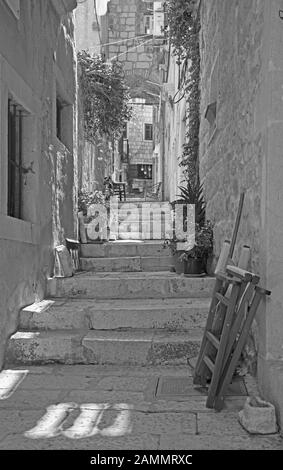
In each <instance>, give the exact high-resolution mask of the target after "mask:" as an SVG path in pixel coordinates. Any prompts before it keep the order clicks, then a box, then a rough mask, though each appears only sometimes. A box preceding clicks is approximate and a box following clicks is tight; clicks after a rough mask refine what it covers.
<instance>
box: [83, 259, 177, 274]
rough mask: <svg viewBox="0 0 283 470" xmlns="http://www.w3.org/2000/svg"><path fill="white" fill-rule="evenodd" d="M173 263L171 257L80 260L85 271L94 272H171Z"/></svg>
mask: <svg viewBox="0 0 283 470" xmlns="http://www.w3.org/2000/svg"><path fill="white" fill-rule="evenodd" d="M172 263H173V261H172V257H171V256H167V257H165V256H162V257H158V256H156V257H153V256H150V257H138V256H136V257H123V258H81V259H80V266H81V269H82V270H83V271H94V272H109V271H112V272H121V271H125V272H133V271H134V272H139V271H169V270H170V267H171V266H172Z"/></svg>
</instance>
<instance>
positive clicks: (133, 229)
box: [118, 201, 172, 240]
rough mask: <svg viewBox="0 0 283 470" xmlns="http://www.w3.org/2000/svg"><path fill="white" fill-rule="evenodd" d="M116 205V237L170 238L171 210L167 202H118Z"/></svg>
mask: <svg viewBox="0 0 283 470" xmlns="http://www.w3.org/2000/svg"><path fill="white" fill-rule="evenodd" d="M118 207H119V214H118V227H119V228H118V239H120V240H153V239H166V238H171V236H170V228H171V223H170V218H171V214H172V212H171V206H170V204H169V202H164V201H163V202H149V201H148V202H137V201H136V202H134V203H133V202H128V203H125V202H122V203H121V202H120V203H119V204H118ZM153 221H154V223H153Z"/></svg>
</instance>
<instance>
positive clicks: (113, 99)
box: [78, 51, 131, 142]
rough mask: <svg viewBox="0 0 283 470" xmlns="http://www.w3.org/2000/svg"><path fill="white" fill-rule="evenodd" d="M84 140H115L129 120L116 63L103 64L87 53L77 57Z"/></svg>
mask: <svg viewBox="0 0 283 470" xmlns="http://www.w3.org/2000/svg"><path fill="white" fill-rule="evenodd" d="M78 63H79V69H80V76H79V80H80V87H81V90H82V96H83V108H84V128H85V136H86V139H87V140H89V141H90V142H95V141H96V138H97V135H106V136H108V137H110V138H112V137H119V136H120V134H121V133H122V131H123V127H124V123H125V122H126V121H128V120H129V119H130V117H131V106H130V103H129V100H130V94H129V88H128V87H127V85H126V84H125V79H124V72H123V68H122V65H121V64H120V63H119V62H115V61H112V62H104V61H103V59H102V58H101V56H99V55H93V56H92V55H91V54H89V53H88V52H87V51H81V52H79V53H78Z"/></svg>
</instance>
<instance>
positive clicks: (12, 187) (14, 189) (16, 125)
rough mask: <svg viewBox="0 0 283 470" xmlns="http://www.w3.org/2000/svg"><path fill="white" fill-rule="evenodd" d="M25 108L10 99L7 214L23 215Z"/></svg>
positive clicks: (11, 215)
mask: <svg viewBox="0 0 283 470" xmlns="http://www.w3.org/2000/svg"><path fill="white" fill-rule="evenodd" d="M24 115H25V112H24V109H23V108H22V107H21V106H20V105H19V104H17V103H16V102H15V101H14V100H13V99H12V98H9V99H8V195H7V196H8V198H7V202H8V207H7V215H9V216H10V217H15V218H17V219H21V217H22V185H23V174H22V173H23V166H22V153H23V119H24Z"/></svg>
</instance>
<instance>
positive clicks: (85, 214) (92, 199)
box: [78, 189, 108, 243]
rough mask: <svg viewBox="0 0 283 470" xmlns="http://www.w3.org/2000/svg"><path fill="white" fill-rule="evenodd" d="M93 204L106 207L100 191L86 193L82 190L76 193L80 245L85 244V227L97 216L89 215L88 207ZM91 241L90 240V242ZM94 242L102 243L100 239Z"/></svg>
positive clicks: (86, 239)
mask: <svg viewBox="0 0 283 470" xmlns="http://www.w3.org/2000/svg"><path fill="white" fill-rule="evenodd" d="M93 204H102V205H106V201H105V196H104V194H103V193H102V191H98V190H95V191H87V190H85V189H82V190H80V191H79V193H78V219H79V228H80V239H81V242H82V243H87V242H88V241H89V240H88V237H87V234H86V225H87V224H90V223H91V222H92V221H93V220H94V219H95V218H96V216H97V213H95V214H93V215H90V214H89V207H90V206H91V205H93ZM105 224H108V217H106V219H105ZM90 241H91V240H90ZM95 241H98V242H100V243H101V242H102V241H103V240H102V239H101V238H100V237H97V239H96V240H95Z"/></svg>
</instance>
